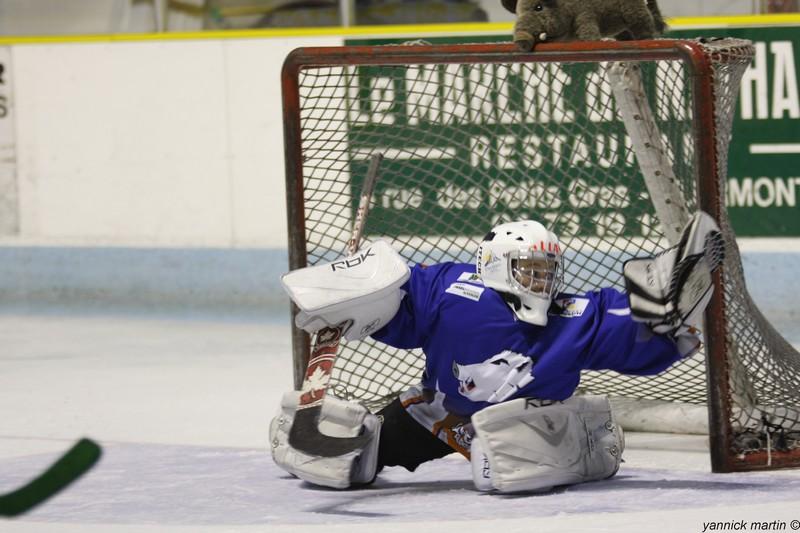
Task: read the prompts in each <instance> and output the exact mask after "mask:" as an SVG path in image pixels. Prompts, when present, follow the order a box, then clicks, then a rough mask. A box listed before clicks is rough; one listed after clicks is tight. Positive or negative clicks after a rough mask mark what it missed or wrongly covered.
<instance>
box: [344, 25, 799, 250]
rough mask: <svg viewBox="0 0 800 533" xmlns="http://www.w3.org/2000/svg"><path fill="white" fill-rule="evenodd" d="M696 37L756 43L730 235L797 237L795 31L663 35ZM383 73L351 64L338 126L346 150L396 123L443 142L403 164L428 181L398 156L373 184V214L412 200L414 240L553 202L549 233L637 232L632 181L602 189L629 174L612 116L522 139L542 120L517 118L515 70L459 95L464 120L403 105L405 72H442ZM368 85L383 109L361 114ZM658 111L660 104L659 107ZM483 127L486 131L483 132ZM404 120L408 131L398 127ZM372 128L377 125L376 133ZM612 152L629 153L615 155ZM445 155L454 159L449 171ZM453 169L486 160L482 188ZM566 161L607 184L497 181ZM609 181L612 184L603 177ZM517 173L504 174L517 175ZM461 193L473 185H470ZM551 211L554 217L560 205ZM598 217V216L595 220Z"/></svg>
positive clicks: (575, 75) (678, 109)
mask: <svg viewBox="0 0 800 533" xmlns="http://www.w3.org/2000/svg"><path fill="white" fill-rule="evenodd" d="M698 36H703V37H725V36H730V37H738V38H744V39H749V40H751V41H753V42H754V45H755V48H756V57H755V60H754V61H753V64H752V65H751V67H750V68H749V69H748V70H747V72H746V73H745V75H744V79H743V81H742V87H741V91H740V97H739V102H738V105H737V109H736V114H735V119H734V128H733V139H732V142H731V145H730V156H729V173H728V174H729V179H728V187H727V193H726V203H727V205H728V209H729V213H730V215H731V219H732V222H733V225H734V228H735V230H736V232H737V234H738V235H739V236H781V237H785V236H800V206H798V201H799V200H798V189H800V165H798V163H800V100H799V99H798V76H797V72H798V64H797V62H798V59H797V57H796V55H795V50H798V51H800V28H796V27H759V28H755V27H754V28H725V29H703V30H691V31H688V30H682V31H677V30H673V31H671V32H670V34H669V35H668V37H674V38H694V37H698ZM508 38H509V37H508V36H507V35H495V36H480V37H476V36H469V37H461V38H452V37H449V38H435V39H434V38H432V39H429V41H430V42H433V43H454V42H497V41H503V40H507V39H508ZM400 41H402V40H397V39H393V40H388V39H382V40H374V39H372V40H364V39H360V40H348V41H347V42H346V44H359V45H363V44H390V43H397V42H400ZM391 68H395V69H403V68H404V67H391ZM550 68H552V67H550ZM571 68H572V67H571ZM387 69H388V70H390V68H387V67H382V68H379V67H365V68H364V69H362V70H360V71H359V80H358V82H357V86H358V93H357V94H354V95H353V94H351V95H350V97H351V98H353V97H354V98H353V101H354V102H355V106H356V107H354V108H352V107H351V113H353V112H354V113H355V115H354V116H353V117H352V118H353V120H351V121H350V125H349V128H350V135H349V139H350V143H351V145H352V147H353V148H355V149H356V150H358V149H359V148H369V147H368V146H366V145H364V146H360V145H359V143H360V142H361V140H363V139H367V138H370V135H372V134H376V133H378V134H385V135H391V133H392V130H397V129H398V128H400V127H402V128H405V129H404V131H405V132H406V133H407V132H408V131H412V132H413V135H406V136H405V137H406V138H405V139H404V141H403V142H404V143H406V144H409V143H410V145H425V146H430V147H436V146H442V147H444V146H447V147H449V148H447V149H445V150H440V151H442V154H438V152H436V150H435V149H432V151H433V152H434V153H435V155H434V157H432V158H430V159H428V160H425V161H415V162H414V164H416V165H422V166H424V167H425V168H424V169H423V168H420V169H419V170H420V171H424V173H425V174H427V175H429V176H430V175H434V176H438V178H437V180H436V181H437V182H436V183H433V182H431V181H430V180H426V181H425V182H424V183H415V181H414V175H413V174H414V173H411V174H408V170H409V167H408V164H409V163H410V162H409V161H406V162H404V167H403V169H404V173H405V174H406V176H407V178H406V179H405V180H399V181H397V180H396V181H395V182H394V183H391V184H389V186H388V187H387V186H385V184H384V190H383V191H382V194H380V195H379V197H378V203H377V205H376V206H375V209H376V210H377V211H376V214H378V213H380V211H382V210H386V211H387V214H388V213H389V212H391V211H392V210H393V209H398V210H399V209H401V206H402V208H403V209H408V208H409V207H412V208H414V210H415V211H416V215H415V216H411V217H410V218H411V220H410V227H409V229H413V230H414V232H415V233H416V234H419V235H422V234H431V233H436V228H435V226H431V220H438V221H440V222H442V223H444V224H445V225H446V224H447V221H448V220H449V219H451V218H456V217H458V216H460V215H462V214H463V213H462V212H463V211H464V210H468V211H469V213H470V215H471V217H473V218H474V217H475V216H476V215H478V216H481V217H485V218H487V220H486V221H475V222H478V223H479V224H480V225H482V226H483V227H485V226H487V225H489V224H490V223H492V220H491V219H490V218H489V217H492V216H494V217H498V216H499V217H502V216H504V215H508V214H510V213H514V214H515V215H525V214H526V213H525V208H529V209H530V210H531V211H535V212H536V213H537V214H541V215H543V216H544V218H549V216H548V215H554V214H555V211H549V210H548V209H552V208H557V207H559V206H560V205H561V204H563V205H565V206H569V207H570V210H569V216H567V217H566V219H565V217H563V216H562V217H561V218H560V219H559V220H555V219H554V220H549V222H551V223H555V228H554V229H556V231H559V232H567V233H578V234H583V235H588V234H593V233H596V232H597V228H604V230H603V231H605V232H614V233H617V234H624V235H631V236H638V235H642V236H644V235H643V233H644V232H646V231H647V230H646V228H647V227H648V224H647V222H648V221H644V220H642V216H644V215H643V213H642V212H639V211H638V209H637V199H638V198H639V197H640V195H641V194H642V191H640V190H638V189H635V187H625V186H622V185H619V186H615V185H613V184H614V183H623V182H624V180H622V179H621V178H622V176H623V175H624V174H626V173H629V172H630V171H631V167H632V165H634V164H635V161H633V160H632V152H631V151H630V150H627V151H626V150H621V149H622V148H623V147H625V148H628V146H627V143H629V142H630V140H629V138H628V137H627V135H625V132H624V127H623V126H622V124H621V123H619V122H617V121H614V120H612V117H589V118H588V119H586V120H590V121H594V122H595V124H594V126H595V128H596V127H597V124H596V122H597V121H601V122H603V125H602V127H601V128H600V129H599V130H597V129H595V131H599V132H600V133H599V135H597V136H595V137H592V138H587V136H586V135H585V134H582V132H583V131H585V129H584V125H583V124H581V123H580V121H579V120H575V121H573V120H570V117H569V116H566V117H563V116H562V119H563V120H558V119H557V120H556V122H558V128H557V130H556V131H555V132H553V131H551V130H547V131H545V130H544V129H543V130H542V132H541V135H539V134H538V133H537V132H536V130H535V129H534V130H533V131H534V133H532V134H531V133H530V125H531V124H534V123H537V122H540V121H541V119H542V117H539V116H526V115H525V114H526V112H527V111H526V109H529V108H526V106H525V105H524V104H523V102H524V101H525V99H526V96H529V95H526V88H525V87H522V86H521V83H520V77H517V76H515V72H513V71H510V72H509V71H508V70H505V71H503V72H502V73H501V74H502V79H503V81H502V84H499V83H498V85H497V86H498V87H499V86H502V89H498V91H497V93H496V94H493V95H492V96H491V97H487V98H486V99H485V101H483V102H480V103H478V104H477V105H475V103H474V102H470V103H469V105H467V106H466V107H465V111H466V112H467V113H469V114H470V117H469V120H466V121H465V122H464V123H442V122H441V121H440V122H439V123H437V121H436V117H428V116H414V114H413V113H414V109H424V107H423V106H416V105H414V102H409V98H414V95H409V94H406V93H405V90H404V84H403V83H402V80H404V79H407V78H408V77H409V76H411V77H420V76H422V77H425V76H428V77H430V78H431V80H432V83H442V84H447V83H454V80H455V78H452V77H451V78H447V76H448V74H447V72H444V73H443V72H436V73H432V72H424V71H423V70H424V69H417V70H414V72H408V71H404V72H403V73H401V74H400V75H397V76H394V77H393V76H392V75H391V74H387V73H386V72H385V70H387ZM593 69H594V70H593ZM407 70H408V69H407ZM490 70H491V69H489V71H487V72H486V73H485V75H486V76H498V73H496V72H491V71H490ZM595 70H596V69H595V68H594V67H592V66H588V65H580V66H575V68H574V69H573V70H570V71H569V73H568V77H569V79H570V80H571V82H570V83H569V84H565V85H563V86H561V87H559V88H558V89H559V90H558V92H557V94H558V98H557V99H555V100H553V101H551V102H548V105H546V106H545V108H547V109H548V112H549V113H550V116H548V117H545V119H546V120H545V122H547V121H550V122H553V115H558V114H559V113H560V114H562V115H564V114H569V113H570V111H569V109H575V108H580V107H583V106H586V105H587V100H588V99H591V98H593V97H596V96H597V94H596V93H593V91H594V89H593V87H596V85H595V83H597V81H596V79H595V77H596V76H597V75H598V73H597V72H596V71H595ZM551 75H552V79H551V81H553V82H555V83H558V79H559V73H551ZM392 77H393V78H394V79H395V80H400V81H399V82H394V83H393V86H392V87H380V86H376V85H375V83H376V80H378V83H379V81H380V80H382V79H384V80H388V79H391V78H392ZM498 79H500V78H499V76H498ZM675 79H676V82H678V83H682V82H683V81H684V80H683V79H682V74H681V73H679V72H678V73H676V74H675ZM467 83H469V82H467ZM376 90H378V91H384V92H390V93H391V94H392V95H393V99H392V101H391V103H389V104H387V103H386V102H383V103H382V104H381V105H382V106H383V108H381V109H371V108H370V105H371V104H370V94H375V93H374V91H376ZM655 98H658V96H655ZM564 102H566V104H564ZM684 104H685V103H684V102H678V103H675V102H671V103H670V105H668V106H666V109H667V111H666V112H667V113H672V114H673V116H670V117H668V118H669V119H670V120H671V121H672V122H673V123H676V124H677V125H678V126H677V127H679V128H684V127H689V119H688V117H683V116H680V115H681V113H682V109H684ZM453 105H458V103H457V102H455V103H453ZM539 109H541V106H540V107H539ZM609 109H610V108H609ZM659 109H664V107H663V106H660V107H659ZM359 114H360V116H359ZM388 114H390V115H391V120H390V121H389V122H386V121H382V120H380V118H381V117H382V116H384V115H388ZM472 115H476V116H472ZM477 115H480V116H477ZM509 116H511V117H512V119H509ZM376 117H377V118H376ZM504 117H505V118H504ZM520 117H521V118H522V120H521V122H522V123H527V124H528V126H529V128H528V132H527V133H526V134H525V135H519V132H517V131H515V126H516V123H518V122H520ZM659 118H665V117H659ZM684 118H685V119H686V120H683V119H684ZM472 124H481V128H482V129H481V133H480V134H478V133H477V130H476V131H472V129H473V128H472ZM487 125H488V126H490V127H489V128H488V131H490V135H488V136H487V135H486V132H487ZM409 126H413V128H412V129H411V130H408V128H409ZM381 129H384V130H386V131H385V132H382V131H379V130H381ZM673 138H675V139H678V141H677V143H678V145H677V146H674V147H673V150H674V153H676V154H681V153H682V152H683V147H682V146H680V143H681V142H683V141H682V140H681V139H684V138H685V137H683V136H681V135H676V136H673ZM482 144H490V145H491V149H490V150H487V149H485V147H484V146H482ZM526 147H528V148H529V149H526ZM448 151H449V152H453V153H448ZM476 153H491V154H492V157H491V160H490V161H484V160H476V156H475V154H476ZM618 153H627V154H628V155H627V156H626V157H619V156H618ZM526 154H527V155H529V156H530V157H527V155H526ZM534 154H535V155H534ZM437 157H438V159H437ZM680 159H681V158H680V157H676V158H675V167H676V168H675V172H676V174H677V175H679V176H680V175H681V168H680V167H681V165H682V164H684V162H682V161H681V160H680ZM444 160H447V161H448V165H446V166H445V165H442V164H441V163H440V161H444ZM454 161H455V162H457V164H456V165H455V166H454V165H453V162H454ZM352 163H353V165H352V169H351V170H352V171H353V175H354V176H359V175H362V173H363V172H362V171H365V170H366V162H365V161H353V162H352ZM385 164H387V165H391V164H392V162H391V161H387V162H386V163H385ZM458 164H460V165H465V166H472V167H475V166H477V165H486V166H487V168H489V167H491V168H489V170H490V171H491V172H494V175H496V178H491V180H490V181H491V183H486V184H482V186H481V187H480V189H481V190H477V189H476V190H472V189H470V188H469V186H468V184H465V183H461V181H460V178H459V176H460V174H461V173H460V172H459V168H458ZM361 166H364V169H361ZM570 167H571V168H573V169H578V168H581V167H599V168H600V169H602V171H603V172H604V173H606V174H607V175H608V177H609V180H608V181H607V183H609V184H612V185H607V186H603V187H592V186H591V185H589V184H588V183H584V182H582V181H581V179H580V171H578V172H577V173H575V174H574V176H575V177H574V183H572V184H571V185H570V187H569V191H570V192H569V193H568V194H563V193H562V194H561V195H560V196H555V195H553V194H552V191H553V190H555V189H554V188H553V189H551V188H550V187H549V186H548V183H547V181H546V180H541V179H540V180H532V181H531V183H530V184H529V185H530V186H529V187H526V186H524V185H523V187H519V186H518V187H516V188H509V187H507V186H506V185H505V183H504V180H503V177H504V176H508V174H509V173H514V172H525V171H529V170H530V169H535V170H537V171H539V174H540V175H548V176H553V175H561V176H565V175H568V168H570ZM615 176H619V177H620V179H619V180H616V179H614V177H615ZM516 178H518V177H516ZM516 178H515V180H514V181H517V179H516ZM522 181H523V183H524V180H522ZM356 186H357V184H356ZM472 188H473V189H475V187H474V185H473V186H472ZM387 189H388V190H387ZM523 189H524V190H523ZM622 189H624V190H622ZM562 196H563V197H562ZM521 208H522V209H521ZM505 211H508V213H506V212H505ZM561 212H562V213H563V209H562V210H561ZM396 214H398V213H396ZM599 217H600V218H604V219H603V220H600V218H599ZM378 218H379V217H378ZM606 219H608V220H606ZM415 222H416V223H415ZM597 236H600V237H602V236H603V235H600V234H598V235H597Z"/></svg>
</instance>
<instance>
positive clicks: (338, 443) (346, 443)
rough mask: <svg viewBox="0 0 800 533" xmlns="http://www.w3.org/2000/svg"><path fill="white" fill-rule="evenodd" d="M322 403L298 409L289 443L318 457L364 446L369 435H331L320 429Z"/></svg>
mask: <svg viewBox="0 0 800 533" xmlns="http://www.w3.org/2000/svg"><path fill="white" fill-rule="evenodd" d="M321 411H322V406H321V405H315V406H314V407H308V408H306V409H300V410H298V411H297V412H296V413H295V415H294V422H292V429H291V430H290V431H289V445H290V446H291V447H292V448H295V449H296V450H299V451H301V452H303V453H307V454H308V455H316V456H317V457H338V456H340V455H344V454H346V453H350V452H352V451H355V450H358V449H361V448H363V447H364V446H365V445H366V444H367V442H368V440H369V436H368V435H366V434H362V435H359V436H357V437H330V436H328V435H324V434H322V433H321V432H320V430H319V415H320V412H321Z"/></svg>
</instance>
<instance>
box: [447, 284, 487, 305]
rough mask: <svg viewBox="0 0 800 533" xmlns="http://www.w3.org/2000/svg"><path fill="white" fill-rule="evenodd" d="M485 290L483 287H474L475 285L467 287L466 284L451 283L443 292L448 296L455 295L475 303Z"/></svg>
mask: <svg viewBox="0 0 800 533" xmlns="http://www.w3.org/2000/svg"><path fill="white" fill-rule="evenodd" d="M484 290H486V289H484V288H483V287H476V286H475V285H468V284H466V283H453V284H451V285H450V286H449V287H447V290H445V291H444V292H446V293H448V294H455V295H456V296H461V297H462V298H467V299H469V300H473V301H475V302H477V301H478V300H480V299H481V294H483V291H484Z"/></svg>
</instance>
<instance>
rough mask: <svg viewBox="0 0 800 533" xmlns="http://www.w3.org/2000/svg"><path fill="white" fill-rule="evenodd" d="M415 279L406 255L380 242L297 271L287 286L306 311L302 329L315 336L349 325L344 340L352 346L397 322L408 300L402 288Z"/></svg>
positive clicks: (298, 322)
mask: <svg viewBox="0 0 800 533" xmlns="http://www.w3.org/2000/svg"><path fill="white" fill-rule="evenodd" d="M410 275H411V274H410V270H409V268H408V265H407V264H406V262H405V260H404V259H403V258H402V257H400V254H398V253H397V252H395V251H394V250H393V249H392V247H391V245H390V244H389V243H387V242H385V241H377V242H375V243H373V244H371V245H369V246H364V247H363V248H362V249H361V250H359V251H358V252H356V253H355V254H354V255H351V256H349V257H345V258H343V259H340V260H338V261H333V262H331V263H322V264H319V265H315V266H310V267H306V268H301V269H298V270H293V271H291V272H289V273H288V274H285V275H284V276H283V277H282V278H281V283H282V284H283V288H284V289H285V290H286V292H287V293H288V294H289V297H290V298H291V299H292V301H293V302H294V303H295V304H296V305H297V307H299V308H300V312H299V313H298V314H297V316H296V317H295V325H296V326H297V327H298V328H300V329H303V330H305V331H307V332H308V333H315V332H317V331H319V330H320V329H322V328H324V327H326V326H331V327H335V326H337V325H339V324H341V323H342V322H346V321H348V320H349V321H351V324H350V326H349V327H347V329H346V330H345V332H344V338H345V339H346V340H348V341H352V340H361V339H363V338H364V337H366V336H367V335H370V334H372V333H375V332H376V331H378V330H379V329H380V328H382V327H383V326H385V325H386V324H387V323H388V322H389V321H390V320H391V319H392V317H394V315H395V313H397V310H398V309H399V308H400V302H401V301H402V299H403V296H405V292H404V291H403V290H402V289H400V287H401V286H402V285H403V283H405V282H406V280H407V279H408V278H409V276H410Z"/></svg>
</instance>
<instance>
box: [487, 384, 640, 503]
mask: <svg viewBox="0 0 800 533" xmlns="http://www.w3.org/2000/svg"><path fill="white" fill-rule="evenodd" d="M472 424H473V426H474V428H475V437H476V438H475V439H474V440H473V441H472V449H471V457H472V471H473V480H474V481H475V486H476V487H477V488H478V490H497V491H499V492H519V491H541V490H548V489H550V488H552V487H555V486H558V485H571V484H574V483H582V482H584V481H593V480H597V479H606V478H609V477H612V476H613V475H614V474H616V473H617V470H618V469H619V464H620V461H621V457H622V451H623V449H624V447H625V441H624V437H623V434H622V428H621V427H619V425H617V423H616V421H615V420H614V416H613V414H612V412H611V405H610V404H609V402H608V398H606V397H604V396H576V397H573V398H569V399H568V400H565V401H564V402H556V403H553V404H551V405H545V406H541V403H540V402H536V401H532V400H526V399H522V398H521V399H518V400H512V401H510V402H505V403H501V404H498V405H493V406H491V407H487V408H486V409H483V410H481V411H479V412H477V413H475V414H474V415H472Z"/></svg>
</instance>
